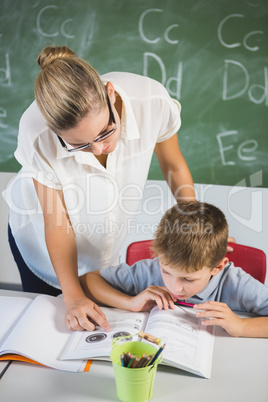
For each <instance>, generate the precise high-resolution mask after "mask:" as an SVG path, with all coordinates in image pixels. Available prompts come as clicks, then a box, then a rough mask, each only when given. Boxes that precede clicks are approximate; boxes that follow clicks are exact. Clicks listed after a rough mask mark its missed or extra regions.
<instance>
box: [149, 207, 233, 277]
mask: <svg viewBox="0 0 268 402" xmlns="http://www.w3.org/2000/svg"><path fill="white" fill-rule="evenodd" d="M227 239H228V224H227V221H226V218H225V216H224V214H223V212H222V211H220V210H219V209H218V208H217V207H215V206H214V205H211V204H208V203H205V202H199V201H182V202H179V203H178V204H176V205H174V206H173V207H172V208H171V209H169V210H168V211H167V212H166V213H165V215H164V216H163V218H162V219H161V221H160V223H159V226H158V229H157V231H156V236H155V239H154V241H153V246H152V247H153V251H154V252H155V253H156V254H157V255H161V259H162V261H163V263H164V264H165V265H169V266H171V267H174V268H177V267H178V268H181V269H185V270H186V271H188V272H191V271H198V270H200V269H202V268H203V267H209V268H211V269H212V268H214V267H216V266H217V265H218V263H219V262H220V261H221V260H222V258H223V257H224V256H225V253H226V248H227Z"/></svg>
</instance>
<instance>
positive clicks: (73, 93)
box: [35, 46, 107, 132]
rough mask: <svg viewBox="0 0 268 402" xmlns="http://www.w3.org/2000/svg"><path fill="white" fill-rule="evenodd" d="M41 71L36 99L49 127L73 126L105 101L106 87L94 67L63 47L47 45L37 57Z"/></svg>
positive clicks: (36, 86)
mask: <svg viewBox="0 0 268 402" xmlns="http://www.w3.org/2000/svg"><path fill="white" fill-rule="evenodd" d="M37 61H38V64H39V65H40V67H41V69H42V70H41V71H40V73H39V74H38V76H37V78H36V81H35V98H36V102H37V104H38V107H39V109H40V110H41V113H42V115H43V117H44V119H45V121H46V123H47V125H48V127H49V128H50V129H51V130H53V131H55V132H60V131H61V130H65V129H68V128H73V127H75V126H77V124H78V123H79V122H80V121H81V119H82V118H83V117H85V116H86V115H87V114H89V113H92V114H93V113H95V112H97V111H99V110H100V109H101V108H102V107H104V105H105V104H106V96H107V94H106V89H105V86H104V84H103V82H102V80H101V78H100V76H99V74H98V73H97V72H96V70H95V69H94V68H93V67H92V66H91V65H90V64H89V63H87V62H86V61H84V60H82V59H80V58H78V57H77V56H76V54H75V53H74V52H73V51H72V50H71V49H69V48H68V47H66V46H62V47H57V46H48V47H46V48H45V49H43V50H42V52H41V53H40V55H39V56H38V59H37Z"/></svg>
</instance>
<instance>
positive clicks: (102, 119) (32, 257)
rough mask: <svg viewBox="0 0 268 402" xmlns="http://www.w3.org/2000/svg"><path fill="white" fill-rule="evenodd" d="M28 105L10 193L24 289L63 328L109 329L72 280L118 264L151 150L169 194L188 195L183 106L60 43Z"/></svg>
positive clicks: (43, 63)
mask: <svg viewBox="0 0 268 402" xmlns="http://www.w3.org/2000/svg"><path fill="white" fill-rule="evenodd" d="M38 63H39V65H40V67H41V72H40V73H39V75H38V76H37V79H36V82H35V101H34V102H33V103H32V104H31V105H30V106H29V108H28V109H27V110H26V111H25V112H24V114H23V116H22V118H21V121H20V127H19V136H18V147H17V150H16V152H15V156H16V158H17V160H18V161H19V163H20V164H21V165H22V169H21V171H20V172H19V174H18V175H17V177H16V179H15V180H14V181H13V182H12V183H11V184H10V186H9V187H8V189H7V191H6V194H5V198H6V200H7V202H8V204H9V207H10V221H9V225H10V228H9V240H10V244H11V248H12V251H13V254H14V256H15V259H16V261H17V264H18V267H19V270H20V274H21V278H22V283H23V288H24V290H26V291H32V292H46V293H50V294H57V293H59V292H60V290H61V291H62V293H63V297H64V300H65V305H66V325H67V327H68V328H69V329H73V330H83V329H88V330H91V329H92V328H93V326H94V324H92V323H91V322H90V320H89V319H88V318H91V319H93V320H94V321H95V322H97V323H98V324H99V325H101V326H102V327H104V328H108V323H107V321H106V319H105V316H104V314H103V313H102V311H101V310H100V309H99V307H98V306H97V305H96V304H95V303H93V302H92V301H91V300H89V299H88V298H87V297H86V296H85V294H84V292H83V290H82V288H81V286H80V282H79V276H81V275H82V274H85V273H86V272H89V271H92V270H95V269H101V268H104V267H107V266H111V265H113V264H116V263H118V255H119V252H120V248H121V247H122V245H123V243H124V241H125V239H126V236H127V234H128V229H129V226H128V224H129V222H131V220H132V219H133V218H134V217H135V214H136V213H137V211H138V208H139V203H140V199H141V197H142V191H143V188H144V185H145V183H146V180H147V175H148V171H149V167H150V163H151V158H152V155H153V152H155V154H156V156H157V158H158V161H159V164H160V167H161V169H162V172H163V175H164V177H165V179H166V180H167V181H168V184H169V186H170V188H171V191H172V193H173V194H174V196H175V198H176V199H178V198H180V197H182V198H188V199H194V198H195V194H194V187H193V181H192V177H191V174H190V171H189V169H188V166H187V164H186V162H185V159H184V157H183V155H182V153H181V151H180V148H179V144H178V139H177V134H176V133H177V131H178V130H179V128H180V125H181V119H180V104H179V102H178V101H176V100H173V99H171V98H170V96H169V95H168V93H167V91H166V89H165V88H164V87H163V86H162V85H161V84H160V83H158V82H156V81H154V80H152V79H150V78H148V77H143V76H139V75H136V74H130V73H121V72H118V73H116V72H115V73H109V74H105V75H103V76H101V77H100V76H99V75H98V73H97V72H96V71H95V70H94V69H93V68H92V66H91V65H90V64H88V63H87V62H86V61H84V60H82V59H80V58H78V57H77V56H76V55H75V53H74V52H73V51H72V50H70V49H69V48H67V47H47V48H45V49H44V50H43V51H42V52H41V54H40V55H39V57H38Z"/></svg>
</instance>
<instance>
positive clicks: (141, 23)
mask: <svg viewBox="0 0 268 402" xmlns="http://www.w3.org/2000/svg"><path fill="white" fill-rule="evenodd" d="M163 11H164V10H162V9H159V8H150V9H149V10H146V11H144V12H143V13H142V15H141V17H140V19H139V33H140V36H141V38H142V40H143V41H144V42H147V43H151V44H152V43H154V44H155V43H157V42H159V41H160V40H161V38H160V37H157V38H155V39H149V38H148V36H147V35H146V34H145V33H144V32H145V30H144V19H145V17H146V16H147V15H148V14H150V13H162V12H163ZM178 26H179V25H178V24H173V25H170V26H168V27H167V28H166V30H165V32H164V39H165V40H166V42H168V43H170V44H172V45H175V44H177V43H179V40H178V39H173V40H172V39H171V38H170V37H169V34H170V32H171V31H172V30H173V29H175V28H178Z"/></svg>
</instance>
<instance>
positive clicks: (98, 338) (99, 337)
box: [85, 332, 107, 343]
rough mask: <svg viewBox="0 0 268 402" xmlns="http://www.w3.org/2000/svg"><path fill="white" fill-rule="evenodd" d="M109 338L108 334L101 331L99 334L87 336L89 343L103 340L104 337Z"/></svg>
mask: <svg viewBox="0 0 268 402" xmlns="http://www.w3.org/2000/svg"><path fill="white" fill-rule="evenodd" d="M106 338H107V334H104V333H101V332H100V333H99V334H92V335H89V336H87V337H86V339H85V341H86V342H88V343H92V342H102V341H104V339H106Z"/></svg>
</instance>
